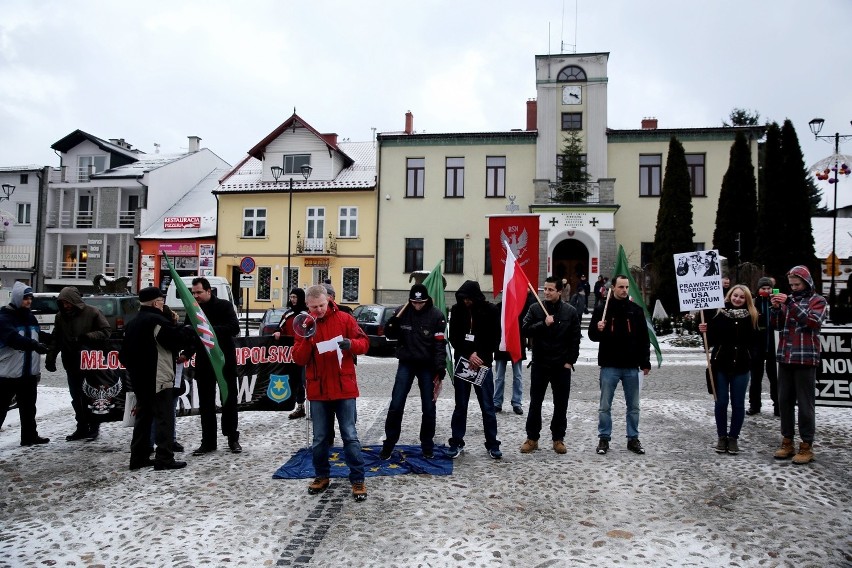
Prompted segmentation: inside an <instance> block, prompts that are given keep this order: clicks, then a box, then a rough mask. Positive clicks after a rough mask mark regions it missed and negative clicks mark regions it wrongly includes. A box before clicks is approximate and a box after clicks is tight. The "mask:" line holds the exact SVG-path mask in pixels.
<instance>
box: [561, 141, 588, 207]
mask: <svg viewBox="0 0 852 568" xmlns="http://www.w3.org/2000/svg"><path fill="white" fill-rule="evenodd" d="M561 169H562V172H561V173H562V182H561V184H560V186H559V190H558V192H557V197H558V198H559V201H560V202H562V203H576V202H578V201H583V200H584V199H585V198H586V196H587V195H588V193H589V192H588V186H587V184H588V182H589V179H590V177H591V176H590V175H589V173H588V172H587V171H586V160H585V159H584V157H583V140H582V138H581V137H580V132H579V131H578V130H571V131H569V132H568V134H566V135H565V145H564V146H563V147H562V168H561Z"/></svg>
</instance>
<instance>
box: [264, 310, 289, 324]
mask: <svg viewBox="0 0 852 568" xmlns="http://www.w3.org/2000/svg"><path fill="white" fill-rule="evenodd" d="M286 311H287V310H286V309H285V308H273V309H271V310H267V311H266V315H265V316H263V323H264V325H270V324H277V323H278V322H279V321H281V316H283V315H284V312H286Z"/></svg>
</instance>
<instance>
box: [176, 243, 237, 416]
mask: <svg viewBox="0 0 852 568" xmlns="http://www.w3.org/2000/svg"><path fill="white" fill-rule="evenodd" d="M163 256H164V257H165V258H166V264H168V265H169V274H171V276H172V281H173V282H174V283H175V290H176V291H177V295H178V298H180V301H181V302H183V307H184V309H185V310H186V315H187V316H189V321H190V322H191V323H192V327H194V328H195V332H196V333H197V334H198V338H199V339H201V344H202V345H204V348H205V349H207V356H208V357H209V358H210V366H211V367H213V372H214V373H215V374H216V382H217V383H219V394H220V395H221V397H222V404H224V403H225V401H226V400H227V399H228V383H226V382H225V375H223V374H222V371H223V369H224V368H225V354H224V353H222V350H221V349H220V348H219V342H218V341H217V339H216V332H215V331H213V326H212V325H210V322H209V321H207V316H206V315H205V314H204V312H203V311H202V310H201V307H200V306H199V305H198V302H196V301H195V298H194V297H193V296H192V293H191V292H190V291H189V288H187V287H186V284H184V282H183V280H181V278H180V276H178V273H177V272H175V267H174V266H172V261H171V260H169V255H167V254H166V253H163Z"/></svg>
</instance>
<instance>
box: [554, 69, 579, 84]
mask: <svg viewBox="0 0 852 568" xmlns="http://www.w3.org/2000/svg"><path fill="white" fill-rule="evenodd" d="M556 80H557V81H569V82H571V81H573V82H576V81H585V80H586V72H585V71H583V69H582V67H577V66H576V65H569V66H568V67H564V68H563V69H562V71H560V72H559V75H557V76H556Z"/></svg>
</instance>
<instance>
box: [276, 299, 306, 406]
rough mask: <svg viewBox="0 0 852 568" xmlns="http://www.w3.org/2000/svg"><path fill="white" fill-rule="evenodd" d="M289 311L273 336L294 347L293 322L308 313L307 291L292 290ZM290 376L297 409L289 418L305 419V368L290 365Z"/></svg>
mask: <svg viewBox="0 0 852 568" xmlns="http://www.w3.org/2000/svg"><path fill="white" fill-rule="evenodd" d="M288 302H289V304H288V306H287V311H286V312H284V315H283V316H281V321H280V322H278V331H276V332H275V333H273V334H272V337H273V338H274V339H275V341H279V340H281V338H282V336H283V338H284V339H283V341H282V343H283V344H284V345H293V340H294V338H295V333H294V332H293V320H294V319H295V317H296V316H297V315H299V314H302V313H304V314H306V313H308V305H307V304H306V303H305V291H304V290H302V289H301V288H298V287H297V288H293V289H292V290H290V296H289V299H288ZM290 376H291V377H292V381H291V384H290V389H291V390H292V393H293V400H295V401H296V409H295V410H293V412H291V413H290V414H289V415H287V418H289V419H290V420H295V419H297V418H304V417H305V368H304V367H300V366H298V365H296V364H292V365H290Z"/></svg>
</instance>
